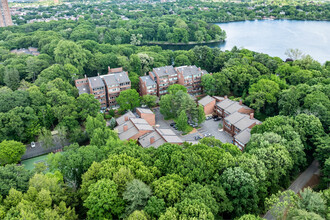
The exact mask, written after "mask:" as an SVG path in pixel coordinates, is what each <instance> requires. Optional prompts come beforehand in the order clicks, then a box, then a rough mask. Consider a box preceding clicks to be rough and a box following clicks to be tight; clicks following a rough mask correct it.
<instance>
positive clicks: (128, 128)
mask: <svg viewBox="0 0 330 220" xmlns="http://www.w3.org/2000/svg"><path fill="white" fill-rule="evenodd" d="M114 130H116V131H117V132H118V137H119V139H120V140H137V139H139V137H141V136H142V135H144V134H146V133H149V132H152V131H153V130H154V129H153V127H152V126H151V125H149V124H148V122H147V121H146V120H145V119H143V118H129V119H128V121H125V122H124V123H123V124H121V125H118V126H117V127H115V128H114Z"/></svg>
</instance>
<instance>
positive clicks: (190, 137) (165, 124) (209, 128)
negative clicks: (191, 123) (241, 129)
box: [153, 108, 233, 143]
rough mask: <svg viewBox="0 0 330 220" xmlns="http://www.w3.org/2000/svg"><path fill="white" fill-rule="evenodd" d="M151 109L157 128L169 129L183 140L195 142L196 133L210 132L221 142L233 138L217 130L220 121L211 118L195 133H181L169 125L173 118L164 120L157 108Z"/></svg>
mask: <svg viewBox="0 0 330 220" xmlns="http://www.w3.org/2000/svg"><path fill="white" fill-rule="evenodd" d="M153 111H154V113H155V115H156V116H155V118H156V124H157V125H158V126H159V128H167V129H171V130H172V131H174V133H175V134H177V135H178V136H180V137H181V138H182V139H183V140H184V141H190V142H191V141H193V142H195V136H196V135H200V136H204V134H207V133H210V134H211V135H213V136H214V137H215V138H216V139H219V140H220V141H221V142H222V143H232V140H233V139H232V137H231V136H230V135H229V134H227V133H226V132H224V131H219V123H222V121H214V120H213V119H211V120H208V121H205V122H203V123H202V124H201V125H200V128H199V129H198V130H197V132H196V133H192V134H187V135H182V132H181V131H178V130H175V129H174V128H172V127H171V126H170V124H171V123H172V122H173V120H164V116H163V115H162V114H161V113H160V111H159V108H154V109H153Z"/></svg>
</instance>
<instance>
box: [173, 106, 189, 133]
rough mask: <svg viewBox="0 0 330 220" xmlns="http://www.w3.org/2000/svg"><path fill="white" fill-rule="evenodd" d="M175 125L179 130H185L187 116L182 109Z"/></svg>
mask: <svg viewBox="0 0 330 220" xmlns="http://www.w3.org/2000/svg"><path fill="white" fill-rule="evenodd" d="M176 125H177V127H178V129H179V130H180V131H185V130H186V129H187V126H188V118H187V115H186V113H185V112H184V111H181V113H180V114H179V117H178V120H177V123H176Z"/></svg>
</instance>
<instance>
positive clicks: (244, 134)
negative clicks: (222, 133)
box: [234, 128, 251, 145]
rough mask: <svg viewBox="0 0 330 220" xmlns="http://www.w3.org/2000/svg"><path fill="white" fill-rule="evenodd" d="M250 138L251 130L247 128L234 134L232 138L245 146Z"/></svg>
mask: <svg viewBox="0 0 330 220" xmlns="http://www.w3.org/2000/svg"><path fill="white" fill-rule="evenodd" d="M250 137H251V129H249V128H247V129H244V130H243V131H241V132H240V133H238V134H236V135H235V136H234V138H235V139H236V140H237V141H239V142H241V143H242V144H244V145H245V144H247V143H248V142H249V141H250Z"/></svg>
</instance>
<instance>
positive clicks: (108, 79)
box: [100, 71, 130, 87]
mask: <svg viewBox="0 0 330 220" xmlns="http://www.w3.org/2000/svg"><path fill="white" fill-rule="evenodd" d="M100 77H101V78H103V80H104V82H105V83H106V84H107V85H108V86H110V87H111V86H113V85H118V86H119V84H120V83H125V82H130V80H129V77H128V76H127V74H126V72H124V71H122V72H118V73H112V74H107V75H102V76H100Z"/></svg>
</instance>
